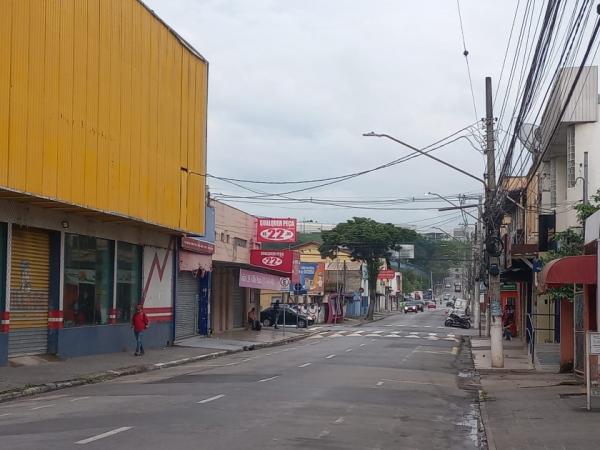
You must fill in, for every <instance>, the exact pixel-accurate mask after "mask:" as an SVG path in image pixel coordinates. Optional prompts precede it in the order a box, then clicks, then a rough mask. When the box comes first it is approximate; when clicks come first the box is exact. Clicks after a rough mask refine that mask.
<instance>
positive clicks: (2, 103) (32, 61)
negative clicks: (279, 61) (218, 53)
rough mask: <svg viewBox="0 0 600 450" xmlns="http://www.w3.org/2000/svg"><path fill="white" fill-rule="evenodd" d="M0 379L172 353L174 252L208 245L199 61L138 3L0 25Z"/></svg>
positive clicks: (24, 5) (37, 9)
mask: <svg viewBox="0 0 600 450" xmlns="http://www.w3.org/2000/svg"><path fill="white" fill-rule="evenodd" d="M0 35H1V37H0V284H1V286H0V288H1V289H0V317H1V328H0V364H6V362H7V359H8V358H9V357H17V356H21V355H35V354H45V353H52V354H56V355H59V356H61V357H69V356H78V355H85V354H93V353H101V352H113V351H121V350H126V349H131V348H132V347H133V338H132V337H131V330H130V326H129V321H130V319H131V315H132V313H133V311H134V309H135V306H136V305H137V304H138V303H143V304H144V306H145V309H146V312H147V314H148V316H149V318H150V323H151V325H150V328H149V330H148V332H147V333H146V344H147V345H148V346H164V345H167V344H169V343H170V342H172V341H173V300H174V299H173V297H174V273H175V270H176V258H175V255H176V253H177V251H178V248H177V245H176V243H177V238H178V237H180V236H183V235H186V234H193V235H203V234H204V233H205V212H204V203H205V201H204V199H205V179H204V175H203V174H204V173H205V171H206V98H207V76H208V63H207V61H206V60H205V59H204V58H203V57H202V56H201V55H200V54H199V53H198V52H197V51H196V50H194V49H193V48H192V47H191V46H190V45H189V44H188V43H187V42H185V41H184V40H183V39H182V38H181V37H180V36H179V35H177V34H176V33H175V32H174V31H173V30H172V29H171V28H170V27H168V26H167V25H166V24H165V23H164V22H163V21H162V20H161V19H160V18H158V17H157V16H156V15H155V14H154V13H153V12H152V11H151V10H149V9H148V8H146V7H145V6H144V4H143V3H142V2H140V1H137V0H122V1H119V2H95V3H94V2H92V3H89V2H7V3H6V4H5V5H4V7H3V11H2V14H1V15H0Z"/></svg>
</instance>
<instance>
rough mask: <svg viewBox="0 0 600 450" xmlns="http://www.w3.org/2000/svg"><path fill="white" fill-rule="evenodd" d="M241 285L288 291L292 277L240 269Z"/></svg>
mask: <svg viewBox="0 0 600 450" xmlns="http://www.w3.org/2000/svg"><path fill="white" fill-rule="evenodd" d="M240 287H247V288H252V289H268V290H270V291H288V290H289V288H290V279H289V278H288V277H280V276H277V275H271V274H268V273H260V272H254V271H252V270H246V269H240Z"/></svg>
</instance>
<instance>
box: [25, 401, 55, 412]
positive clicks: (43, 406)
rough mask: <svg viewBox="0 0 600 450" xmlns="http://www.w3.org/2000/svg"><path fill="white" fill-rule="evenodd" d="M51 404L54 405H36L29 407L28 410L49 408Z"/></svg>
mask: <svg viewBox="0 0 600 450" xmlns="http://www.w3.org/2000/svg"><path fill="white" fill-rule="evenodd" d="M52 406H56V405H55V404H54V403H53V404H52V405H42V406H36V407H35V408H30V411H36V410H38V409H42V408H51V407H52Z"/></svg>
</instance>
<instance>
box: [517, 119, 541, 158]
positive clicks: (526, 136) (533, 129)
mask: <svg viewBox="0 0 600 450" xmlns="http://www.w3.org/2000/svg"><path fill="white" fill-rule="evenodd" d="M518 138H519V141H521V144H523V147H525V148H526V149H527V151H529V152H530V153H537V152H538V151H539V149H540V141H541V139H540V127H539V126H538V125H535V124H532V123H524V124H523V126H522V127H521V129H520V130H519V134H518Z"/></svg>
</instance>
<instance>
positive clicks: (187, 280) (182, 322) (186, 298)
mask: <svg viewBox="0 0 600 450" xmlns="http://www.w3.org/2000/svg"><path fill="white" fill-rule="evenodd" d="M198 288H199V283H198V279H197V278H195V277H194V275H193V274H192V272H187V271H186V272H179V274H178V276H177V300H176V301H175V339H182V338H184V337H188V336H193V335H194V334H196V333H197V327H198V325H197V324H198Z"/></svg>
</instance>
